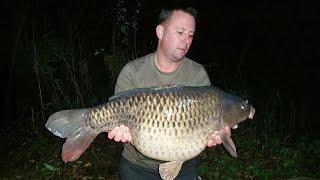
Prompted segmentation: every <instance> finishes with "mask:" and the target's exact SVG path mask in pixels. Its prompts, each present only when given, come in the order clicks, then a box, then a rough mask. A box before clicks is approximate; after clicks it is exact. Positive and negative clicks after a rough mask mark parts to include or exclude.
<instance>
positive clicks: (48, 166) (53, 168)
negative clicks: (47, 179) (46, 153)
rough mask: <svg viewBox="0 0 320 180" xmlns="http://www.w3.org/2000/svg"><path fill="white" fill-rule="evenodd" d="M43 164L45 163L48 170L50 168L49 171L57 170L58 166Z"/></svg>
mask: <svg viewBox="0 0 320 180" xmlns="http://www.w3.org/2000/svg"><path fill="white" fill-rule="evenodd" d="M43 165H44V167H45V169H46V170H49V171H55V170H56V168H55V167H54V166H53V165H51V164H47V163H44V164H43Z"/></svg>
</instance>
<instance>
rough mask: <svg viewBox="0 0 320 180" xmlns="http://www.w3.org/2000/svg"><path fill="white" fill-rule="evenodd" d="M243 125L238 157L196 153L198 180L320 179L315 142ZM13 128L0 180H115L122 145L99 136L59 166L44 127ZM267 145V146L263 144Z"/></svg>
mask: <svg viewBox="0 0 320 180" xmlns="http://www.w3.org/2000/svg"><path fill="white" fill-rule="evenodd" d="M249 127H250V123H243V124H241V126H239V128H238V129H237V130H234V131H233V134H232V138H233V140H234V142H235V145H236V147H237V152H238V157H237V158H233V157H231V156H230V155H228V153H227V151H226V150H224V148H223V147H222V146H217V147H214V148H207V149H206V150H205V151H204V152H203V153H201V155H200V158H201V162H202V163H201V166H200V172H201V177H202V178H204V179H289V178H297V177H308V178H314V179H319V178H320V171H319V170H320V169H319V168H320V167H319V166H320V163H319V162H320V141H319V139H311V138H307V137H303V138H300V139H296V140H293V141H283V138H281V137H277V136H270V138H269V139H267V141H268V142H267V143H266V142H265V141H266V140H265V138H264V137H261V136H259V135H258V134H257V133H256V132H254V131H251V130H250V128H249ZM30 129H32V128H31V126H30V128H28V126H26V125H22V124H21V125H19V124H17V125H16V127H15V129H12V131H10V134H7V135H6V136H5V137H6V139H7V142H8V144H5V143H4V142H5V141H2V143H1V144H2V146H1V147H5V148H4V149H2V150H1V159H3V160H2V161H1V171H0V172H1V179H119V178H118V176H117V160H118V158H119V155H120V152H121V144H120V143H115V142H113V141H110V140H108V139H107V137H106V135H105V134H100V135H99V136H98V137H97V139H95V141H94V143H93V144H92V145H91V146H90V147H89V148H88V149H87V151H86V152H85V153H84V154H83V155H82V156H81V157H80V159H79V160H77V161H75V162H72V163H64V162H63V161H62V160H61V157H60V149H61V147H62V144H63V143H64V139H59V138H57V137H55V136H53V135H52V134H51V133H50V132H49V131H46V130H45V128H38V129H39V131H37V132H33V131H30ZM266 144H268V146H266Z"/></svg>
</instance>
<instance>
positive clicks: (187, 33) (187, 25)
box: [160, 11, 196, 61]
mask: <svg viewBox="0 0 320 180" xmlns="http://www.w3.org/2000/svg"><path fill="white" fill-rule="evenodd" d="M195 26H196V25H195V19H194V17H193V16H191V15H189V14H187V13H184V12H182V11H174V12H173V13H172V15H171V18H170V19H169V20H168V22H166V23H164V25H163V36H162V39H161V43H160V46H161V48H162V49H163V50H164V51H163V52H165V54H166V56H167V57H168V58H169V59H171V60H173V61H179V60H181V59H182V58H183V57H184V56H185V55H186V54H187V52H188V50H189V48H190V45H191V43H192V40H193V35H194V32H195Z"/></svg>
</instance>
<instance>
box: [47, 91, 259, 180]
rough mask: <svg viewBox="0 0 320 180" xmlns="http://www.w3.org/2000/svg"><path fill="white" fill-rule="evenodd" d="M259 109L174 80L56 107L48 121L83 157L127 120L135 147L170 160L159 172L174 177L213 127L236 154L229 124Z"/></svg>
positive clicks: (66, 157) (68, 148)
mask: <svg viewBox="0 0 320 180" xmlns="http://www.w3.org/2000/svg"><path fill="white" fill-rule="evenodd" d="M254 113H255V109H254V108H253V107H252V105H250V104H249V103H248V101H247V100H243V99H241V98H240V97H238V96H234V95H232V94H229V93H226V92H224V91H222V90H221V89H219V88H216V87H212V86H206V87H186V86H173V85H171V86H161V87H152V88H138V89H132V90H128V91H125V92H122V93H119V94H118V95H116V96H114V97H111V99H110V101H109V102H107V103H105V104H102V105H99V106H96V107H93V108H87V109H74V110H63V111H59V112H56V113H54V114H52V115H51V116H50V117H49V119H48V121H47V123H46V127H47V129H48V130H50V131H51V132H52V133H53V134H55V135H56V136H59V137H60V138H67V140H66V142H65V143H64V145H63V148H62V159H63V161H64V162H68V161H74V160H76V159H78V158H79V157H80V156H81V154H82V153H83V152H84V151H85V150H86V149H87V148H88V146H89V145H90V143H91V142H92V141H93V140H94V139H95V138H96V136H97V135H98V134H99V133H101V132H103V131H106V130H107V131H110V130H111V129H113V128H114V127H115V126H119V125H125V126H128V127H129V129H130V134H131V136H132V144H133V145H134V146H135V148H136V149H137V150H138V151H139V152H141V153H142V154H143V155H145V156H147V157H149V158H153V159H157V160H162V161H166V163H163V164H160V166H159V173H160V175H161V177H162V178H163V179H173V178H175V177H176V176H177V175H178V173H179V171H180V169H181V165H182V163H183V162H184V161H186V160H188V159H191V158H193V157H195V156H197V155H199V154H200V153H201V152H202V151H203V150H204V149H205V147H206V144H207V141H208V137H209V135H210V134H212V133H213V132H214V131H218V132H219V133H220V135H221V138H222V141H223V145H224V147H225V148H226V149H227V150H228V152H229V153H230V154H231V155H232V156H234V157H236V156H237V153H236V148H235V145H234V143H233V141H232V139H231V138H230V136H228V134H226V133H225V132H224V131H223V130H224V127H225V126H229V127H232V126H234V125H236V124H238V123H240V122H242V121H244V120H246V119H247V118H250V119H252V118H253V115H254Z"/></svg>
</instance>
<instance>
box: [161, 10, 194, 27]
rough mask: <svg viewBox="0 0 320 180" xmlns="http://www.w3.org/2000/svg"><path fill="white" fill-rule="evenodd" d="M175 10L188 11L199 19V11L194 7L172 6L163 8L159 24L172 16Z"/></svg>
mask: <svg viewBox="0 0 320 180" xmlns="http://www.w3.org/2000/svg"><path fill="white" fill-rule="evenodd" d="M175 11H182V12H184V13H187V14H189V15H191V16H193V17H194V19H197V14H198V12H197V10H195V9H194V8H192V7H187V8H182V7H178V8H170V9H161V11H160V14H159V17H158V24H162V23H164V22H166V21H168V20H169V19H170V18H171V16H172V13H173V12H175Z"/></svg>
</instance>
